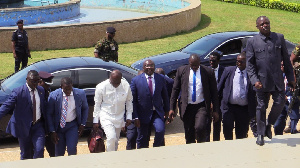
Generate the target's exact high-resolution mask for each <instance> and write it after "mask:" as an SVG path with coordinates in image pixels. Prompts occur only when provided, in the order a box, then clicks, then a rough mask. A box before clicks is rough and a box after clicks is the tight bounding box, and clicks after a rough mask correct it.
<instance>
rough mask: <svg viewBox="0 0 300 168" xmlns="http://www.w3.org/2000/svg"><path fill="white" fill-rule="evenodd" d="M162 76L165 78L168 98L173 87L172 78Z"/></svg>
mask: <svg viewBox="0 0 300 168" xmlns="http://www.w3.org/2000/svg"><path fill="white" fill-rule="evenodd" d="M162 76H163V77H164V79H165V80H166V88H167V91H168V96H169V98H170V97H171V94H172V88H173V84H174V80H173V79H172V78H169V77H168V76H166V75H162Z"/></svg>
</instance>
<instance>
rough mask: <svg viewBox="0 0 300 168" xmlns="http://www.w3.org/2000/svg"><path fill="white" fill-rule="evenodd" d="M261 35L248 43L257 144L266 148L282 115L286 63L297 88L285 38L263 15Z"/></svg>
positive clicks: (247, 50) (258, 23)
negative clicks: (274, 29) (271, 104)
mask: <svg viewBox="0 0 300 168" xmlns="http://www.w3.org/2000/svg"><path fill="white" fill-rule="evenodd" d="M256 27H257V28H258V29H259V34H258V35H256V36H254V37H252V38H250V39H249V40H248V41H247V47H246V56H247V73H248V76H249V78H250V81H251V83H252V85H254V86H255V88H256V89H257V91H256V97H257V103H258V105H257V107H256V120H257V133H258V137H257V141H256V144H257V145H260V146H262V145H264V136H265V135H267V137H268V138H270V139H271V138H272V131H271V125H274V123H275V121H276V119H277V118H278V116H279V115H280V113H281V111H282V109H283V107H284V103H285V95H284V94H285V93H284V82H283V72H282V71H281V68H280V67H281V61H283V65H284V71H285V73H286V77H287V80H288V85H290V86H291V87H292V88H295V79H294V73H293V68H292V64H291V62H290V59H289V55H288V51H287V48H286V43H285V40H284V36H283V35H282V34H279V33H274V32H271V31H270V20H269V19H268V18H267V17H266V16H260V17H258V18H257V20H256ZM270 95H272V98H273V100H274V102H273V106H272V109H271V111H270V114H269V116H268V119H267V122H266V108H267V107H268V100H269V97H270Z"/></svg>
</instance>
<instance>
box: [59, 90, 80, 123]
mask: <svg viewBox="0 0 300 168" xmlns="http://www.w3.org/2000/svg"><path fill="white" fill-rule="evenodd" d="M62 92H63V99H62V106H63V104H64V99H65V97H66V96H67V95H66V94H65V93H64V91H63V90H62ZM67 97H68V111H67V118H66V122H71V121H73V120H75V119H76V117H77V114H76V111H75V107H76V106H75V99H74V95H73V91H72V92H71V94H70V96H67ZM62 110H63V107H62V108H61V112H62Z"/></svg>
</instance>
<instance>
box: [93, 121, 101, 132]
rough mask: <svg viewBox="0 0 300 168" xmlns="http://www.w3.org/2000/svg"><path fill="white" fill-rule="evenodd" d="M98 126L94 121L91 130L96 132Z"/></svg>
mask: <svg viewBox="0 0 300 168" xmlns="http://www.w3.org/2000/svg"><path fill="white" fill-rule="evenodd" d="M99 126H100V124H98V123H94V124H93V131H94V132H97V131H98V130H99Z"/></svg>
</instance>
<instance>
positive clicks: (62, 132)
mask: <svg viewBox="0 0 300 168" xmlns="http://www.w3.org/2000/svg"><path fill="white" fill-rule="evenodd" d="M57 135H58V138H59V140H58V144H55V156H64V155H65V152H66V148H67V151H68V155H69V156H70V155H76V154H77V143H78V123H77V119H75V120H73V121H72V122H67V123H66V126H65V127H64V128H61V127H60V126H58V129H57Z"/></svg>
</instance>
